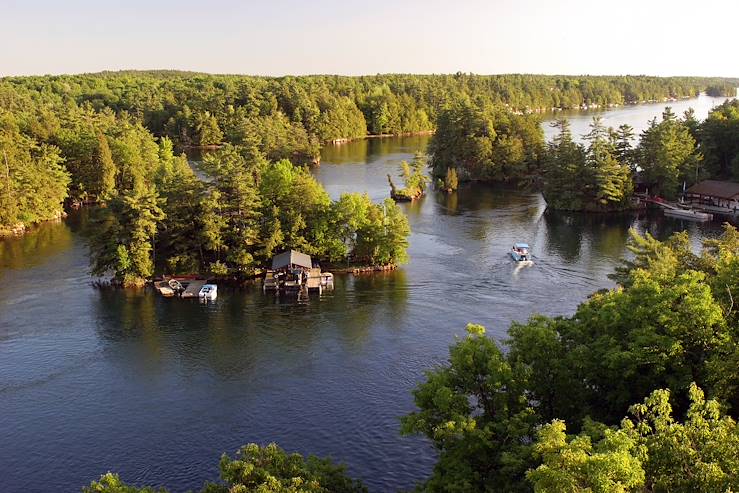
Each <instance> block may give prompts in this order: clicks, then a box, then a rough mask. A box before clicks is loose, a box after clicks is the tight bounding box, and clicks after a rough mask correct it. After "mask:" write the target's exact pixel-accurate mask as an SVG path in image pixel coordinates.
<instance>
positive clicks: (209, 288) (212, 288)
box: [198, 284, 218, 301]
mask: <svg viewBox="0 0 739 493" xmlns="http://www.w3.org/2000/svg"><path fill="white" fill-rule="evenodd" d="M217 297H218V286H216V285H215V284H204V285H203V287H202V288H200V291H199V292H198V298H200V299H202V300H210V301H213V300H215V299H216V298H217Z"/></svg>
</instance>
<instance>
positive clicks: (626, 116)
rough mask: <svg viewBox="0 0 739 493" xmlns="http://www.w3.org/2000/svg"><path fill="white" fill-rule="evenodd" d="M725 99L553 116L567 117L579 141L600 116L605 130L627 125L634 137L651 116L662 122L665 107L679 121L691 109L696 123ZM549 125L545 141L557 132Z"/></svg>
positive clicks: (707, 98) (695, 100) (563, 113)
mask: <svg viewBox="0 0 739 493" xmlns="http://www.w3.org/2000/svg"><path fill="white" fill-rule="evenodd" d="M727 99H731V98H725V97H719V98H713V97H710V96H706V95H705V94H701V95H700V96H698V97H697V98H692V99H683V100H680V101H674V102H670V103H650V104H640V105H636V106H623V107H620V108H614V109H610V110H592V111H578V110H573V111H562V112H559V113H557V114H556V117H557V118H567V119H568V120H569V121H570V125H571V128H572V134H573V136H574V137H575V138H576V139H577V140H580V138H581V137H582V135H584V134H587V133H588V132H590V124H591V123H592V121H593V117H594V116H600V117H602V118H603V124H604V125H605V126H606V127H613V128H616V127H618V126H619V125H622V124H624V123H627V124H629V125H631V126H632V127H634V134H635V136H636V137H637V138H638V137H639V134H640V133H641V131H642V130H644V129H646V128H647V127H648V125H649V120H651V119H652V118H655V117H656V118H657V121H660V120H662V112H663V111H664V110H665V107H666V106H669V107H670V108H672V112H673V113H675V115H677V116H678V117H680V118H682V116H683V113H684V112H685V111H687V110H688V109H689V108H693V110H694V111H695V117H696V118H697V119H698V120H703V119H705V118H706V117H707V116H708V113H709V112H710V111H711V109H712V108H713V107H714V106H718V105H719V104H721V103H723V102H724V101H726V100H727ZM545 118H546V119H547V120H551V118H552V117H551V116H547V117H545ZM549 123H550V122H549V121H546V122H544V124H543V125H542V127H543V128H544V134H545V135H546V138H547V140H551V138H552V137H553V136H554V135H555V134H556V133H557V131H556V129H554V128H552V127H551V126H550V125H549Z"/></svg>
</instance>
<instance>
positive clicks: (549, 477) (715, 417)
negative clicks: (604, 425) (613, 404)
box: [527, 384, 739, 493]
mask: <svg viewBox="0 0 739 493" xmlns="http://www.w3.org/2000/svg"><path fill="white" fill-rule="evenodd" d="M688 395H689V400H690V406H689V407H688V410H687V414H686V417H685V421H684V422H680V421H678V420H676V419H675V417H674V416H673V409H672V406H671V405H670V392H669V391H668V390H655V391H654V392H652V393H651V395H649V396H648V397H647V398H646V399H645V400H644V403H643V404H635V405H633V406H631V408H630V409H629V411H630V413H631V415H632V417H630V418H625V419H624V420H623V421H622V423H621V426H620V428H618V429H606V430H605V432H604V436H603V438H601V439H600V440H598V441H597V442H596V443H595V444H593V443H592V439H591V436H588V435H587V434H581V435H579V436H576V437H574V438H572V439H570V440H568V438H567V437H566V435H565V424H564V423H563V422H562V421H558V420H555V421H553V422H552V423H551V424H547V425H545V426H544V427H542V429H541V431H540V432H539V436H538V440H537V443H536V445H535V450H536V452H537V454H538V455H539V456H541V459H542V464H541V465H540V466H539V467H538V468H536V469H535V470H532V471H529V473H528V474H527V477H528V479H529V481H530V482H531V483H532V484H533V485H534V491H536V492H555V491H557V492H559V491H567V492H586V491H587V492H590V491H592V492H609V493H610V492H642V491H653V492H668V491H669V492H675V493H683V492H684V493H689V492H690V493H692V492H704V493H709V492H728V491H736V489H737V488H739V476H738V475H737V473H738V472H739V427H738V426H737V424H736V422H735V421H734V420H733V419H732V418H730V417H728V416H725V415H723V414H722V412H721V406H720V405H719V403H718V402H717V401H715V400H710V401H706V400H705V398H704V396H703V391H702V390H701V389H700V388H698V386H696V385H695V384H691V385H690V388H689V391H688Z"/></svg>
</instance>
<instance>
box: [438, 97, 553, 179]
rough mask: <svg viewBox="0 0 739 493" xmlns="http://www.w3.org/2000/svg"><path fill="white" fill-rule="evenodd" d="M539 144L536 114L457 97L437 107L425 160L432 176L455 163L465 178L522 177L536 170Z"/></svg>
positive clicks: (540, 134) (541, 138)
mask: <svg viewBox="0 0 739 493" xmlns="http://www.w3.org/2000/svg"><path fill="white" fill-rule="evenodd" d="M543 146H544V134H543V132H542V130H541V128H540V126H539V119H538V118H537V117H535V116H530V115H528V116H526V115H515V114H512V113H510V112H509V111H506V110H505V109H502V108H496V107H492V106H479V105H477V104H474V103H473V102H472V101H470V100H469V99H466V98H461V99H458V100H455V101H453V102H452V103H450V104H449V105H448V106H446V107H444V108H443V109H442V110H441V111H440V112H439V115H438V119H437V129H436V133H435V134H434V136H433V137H432V139H431V142H430V144H429V154H430V155H431V162H430V164H431V167H432V170H433V174H434V175H435V176H437V177H443V176H445V175H446V170H447V169H448V168H456V170H457V172H458V173H460V174H461V175H462V177H463V178H464V179H471V180H483V181H502V182H509V181H512V182H526V181H527V180H532V179H533V178H534V176H535V174H536V173H537V172H538V169H537V167H538V163H539V157H540V156H539V155H540V152H541V151H542V149H543Z"/></svg>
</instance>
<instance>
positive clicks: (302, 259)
mask: <svg viewBox="0 0 739 493" xmlns="http://www.w3.org/2000/svg"><path fill="white" fill-rule="evenodd" d="M312 267H313V264H312V263H311V259H310V255H307V254H305V253H302V252H298V251H296V250H288V251H286V252H282V253H280V254H278V255H275V257H274V258H273V259H272V270H295V269H311V268H312Z"/></svg>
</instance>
